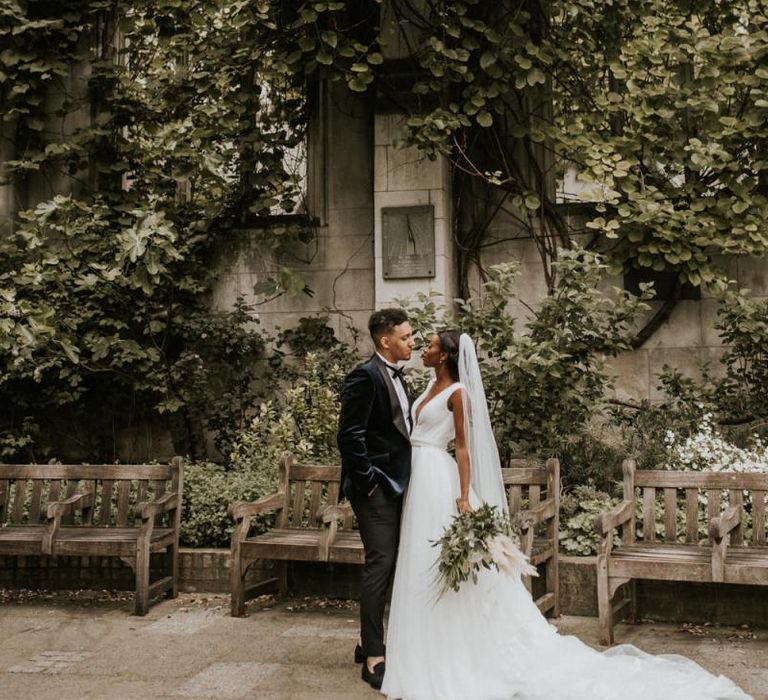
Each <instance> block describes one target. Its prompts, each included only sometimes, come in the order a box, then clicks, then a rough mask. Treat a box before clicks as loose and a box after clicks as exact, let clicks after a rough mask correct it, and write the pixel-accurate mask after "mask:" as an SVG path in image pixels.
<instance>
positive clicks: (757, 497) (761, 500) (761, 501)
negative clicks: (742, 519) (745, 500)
mask: <svg viewBox="0 0 768 700" xmlns="http://www.w3.org/2000/svg"><path fill="white" fill-rule="evenodd" d="M752 540H753V541H754V543H755V544H757V545H761V546H764V545H765V491H753V492H752Z"/></svg>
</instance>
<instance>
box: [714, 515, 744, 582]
mask: <svg viewBox="0 0 768 700" xmlns="http://www.w3.org/2000/svg"><path fill="white" fill-rule="evenodd" d="M740 524H741V507H740V506H729V507H728V508H726V509H725V512H724V513H723V514H722V515H720V516H718V517H717V518H712V520H711V521H710V523H709V539H710V540H711V542H712V580H713V581H724V580H725V559H726V557H727V556H728V534H729V533H730V532H732V531H733V530H734V529H736V528H737V527H738V526H739V525H740Z"/></svg>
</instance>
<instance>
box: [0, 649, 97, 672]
mask: <svg viewBox="0 0 768 700" xmlns="http://www.w3.org/2000/svg"><path fill="white" fill-rule="evenodd" d="M89 656H91V653H90V652H87V651H41V652H40V653H39V654H38V655H37V656H34V657H32V658H31V659H30V660H29V661H28V662H26V663H22V664H17V665H15V666H11V668H9V669H8V672H9V673H61V671H65V670H66V669H68V668H70V667H71V666H74V665H75V664H78V663H80V662H81V661H84V660H85V659H87V658H88V657H89Z"/></svg>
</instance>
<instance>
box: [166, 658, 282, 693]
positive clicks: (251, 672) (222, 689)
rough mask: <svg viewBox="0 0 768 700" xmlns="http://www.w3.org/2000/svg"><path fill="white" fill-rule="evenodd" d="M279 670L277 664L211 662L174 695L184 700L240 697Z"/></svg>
mask: <svg viewBox="0 0 768 700" xmlns="http://www.w3.org/2000/svg"><path fill="white" fill-rule="evenodd" d="M278 668H279V666H278V664H260V663H225V662H220V663H215V664H211V665H210V666H209V667H208V668H206V669H205V670H204V671H201V672H200V673H198V674H197V675H196V676H194V677H192V678H190V679H189V681H187V682H186V683H185V684H184V686H183V687H182V688H180V689H179V691H178V692H177V693H175V695H179V696H181V697H187V698H201V697H202V698H205V697H216V698H241V697H243V696H245V695H248V694H250V693H251V691H253V690H254V688H255V687H256V686H257V685H258V684H259V683H260V682H261V681H263V680H265V679H267V678H269V677H270V676H271V675H272V674H274V673H275V672H276V671H277V669H278Z"/></svg>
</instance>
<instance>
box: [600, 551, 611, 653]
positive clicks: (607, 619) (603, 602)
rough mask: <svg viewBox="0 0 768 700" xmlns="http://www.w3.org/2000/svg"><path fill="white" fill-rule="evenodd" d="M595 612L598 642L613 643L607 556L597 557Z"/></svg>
mask: <svg viewBox="0 0 768 700" xmlns="http://www.w3.org/2000/svg"><path fill="white" fill-rule="evenodd" d="M597 612H598V624H599V630H600V644H603V645H605V646H610V645H611V644H613V615H612V611H611V592H610V587H609V583H608V558H607V557H606V556H604V555H599V556H598V557H597Z"/></svg>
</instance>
